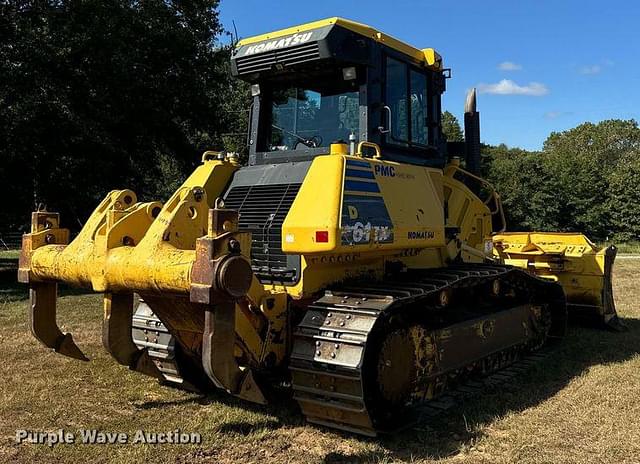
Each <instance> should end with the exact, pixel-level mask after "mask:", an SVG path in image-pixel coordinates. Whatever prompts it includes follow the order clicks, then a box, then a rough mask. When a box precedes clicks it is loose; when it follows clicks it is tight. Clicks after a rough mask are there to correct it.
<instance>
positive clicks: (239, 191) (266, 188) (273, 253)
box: [224, 184, 301, 282]
mask: <svg viewBox="0 0 640 464" xmlns="http://www.w3.org/2000/svg"><path fill="white" fill-rule="evenodd" d="M300 185H301V184H273V185H248V186H238V187H233V188H231V190H229V191H228V192H227V194H226V196H225V199H224V204H225V208H228V209H233V210H236V211H238V213H239V222H240V223H239V228H240V230H246V231H249V232H251V236H252V240H251V242H252V243H251V264H252V267H253V271H254V272H255V274H256V276H257V277H258V278H259V279H260V280H261V281H263V282H264V281H281V282H293V281H295V280H296V277H297V270H296V268H295V267H294V266H291V265H290V262H291V259H288V257H287V255H285V254H284V253H283V252H282V223H283V222H284V219H285V217H286V216H287V213H289V209H290V208H291V204H292V203H293V200H295V198H296V195H297V194H298V190H300ZM289 258H290V257H289Z"/></svg>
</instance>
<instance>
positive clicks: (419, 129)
mask: <svg viewBox="0 0 640 464" xmlns="http://www.w3.org/2000/svg"><path fill="white" fill-rule="evenodd" d="M411 142H412V143H417V144H420V145H427V143H428V140H427V76H426V75H425V74H422V73H419V72H416V71H413V70H412V71H411Z"/></svg>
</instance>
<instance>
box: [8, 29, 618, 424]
mask: <svg viewBox="0 0 640 464" xmlns="http://www.w3.org/2000/svg"><path fill="white" fill-rule="evenodd" d="M232 73H233V74H234V76H236V77H237V78H239V79H242V80H244V81H246V82H248V83H249V84H250V88H251V95H252V106H251V114H250V118H249V119H250V121H249V129H248V139H247V142H248V152H249V155H248V162H247V164H246V165H244V166H242V165H240V163H239V161H238V155H237V154H235V153H227V152H206V153H204V155H203V157H202V164H200V165H199V166H198V167H197V169H196V170H195V171H194V172H193V173H192V174H191V175H190V176H189V177H188V178H187V179H186V181H185V182H184V183H183V184H182V186H181V187H180V188H179V189H178V190H177V191H176V192H175V194H174V195H173V196H172V197H171V198H170V199H169V200H168V201H167V202H166V203H164V204H163V203H160V202H158V201H154V202H139V201H138V200H137V197H136V194H135V193H134V192H133V191H131V190H118V191H112V192H110V193H109V194H108V195H107V196H106V198H105V199H104V200H103V201H102V203H100V205H98V207H97V208H96V209H95V211H94V212H93V213H92V215H91V216H90V217H89V218H88V220H87V221H86V223H85V224H84V227H83V228H82V230H81V231H80V232H79V234H78V235H77V236H76V237H75V238H74V239H73V241H71V242H70V243H69V238H70V234H69V231H68V230H66V229H64V228H61V225H60V217H59V215H58V214H56V213H52V212H47V211H38V212H35V213H33V215H32V226H31V232H30V233H29V234H26V235H25V236H24V238H23V245H22V253H21V256H20V266H19V276H18V277H19V280H20V281H21V282H24V283H28V284H29V286H30V309H29V315H30V323H31V329H32V332H33V334H34V335H35V337H36V338H37V339H38V340H40V341H41V342H42V343H43V344H44V345H45V346H47V347H48V348H50V349H53V350H55V351H56V352H58V353H61V354H63V355H66V356H70V357H72V358H76V359H80V360H86V359H87V358H86V357H85V355H84V354H83V353H82V351H81V349H80V348H79V347H78V346H77V345H76V343H75V341H74V339H73V338H72V336H71V334H69V333H62V332H61V331H60V329H59V328H58V326H57V324H56V298H57V285H58V282H64V283H65V284H68V285H72V286H79V287H85V288H89V289H92V290H93V291H95V292H100V293H103V294H104V322H103V343H104V346H105V348H106V349H107V350H108V352H109V353H110V354H111V355H112V356H113V357H114V358H115V359H116V361H117V362H119V363H120V364H122V365H124V366H127V367H128V368H130V369H132V370H135V371H138V372H140V373H142V374H146V375H149V376H154V377H156V378H158V379H161V380H163V381H165V382H171V383H173V384H176V385H181V386H183V387H184V388H196V389H203V390H207V389H213V388H218V389H222V390H225V391H227V392H228V393H230V394H232V395H235V396H237V397H240V398H243V399H246V400H248V401H252V402H256V403H265V402H267V401H269V399H270V398H272V397H273V395H274V394H278V392H280V391H282V389H283V388H284V389H286V390H287V391H289V392H291V395H292V397H293V398H294V400H295V401H297V403H298V404H299V405H300V409H301V411H302V413H303V414H304V416H305V417H306V419H307V420H308V421H310V422H312V423H316V424H322V425H325V426H328V427H333V428H337V429H342V430H346V431H351V432H356V433H361V434H365V435H375V434H377V433H379V432H384V431H391V430H394V429H396V428H398V427H401V426H403V425H405V422H406V420H407V418H408V417H410V416H411V414H407V412H410V411H411V410H413V409H415V408H416V407H419V406H420V405H422V404H425V403H426V404H428V402H429V401H432V400H433V399H434V398H437V397H438V396H439V395H442V394H443V393H445V392H447V391H448V390H449V389H451V388H453V386H455V385H458V384H460V383H461V382H464V381H465V380H467V379H469V378H473V377H474V376H482V375H486V374H488V373H491V372H494V371H496V370H498V369H501V368H503V367H505V366H507V365H509V364H511V363H513V362H515V361H516V360H518V359H519V358H521V357H522V356H524V355H526V354H527V353H529V352H531V351H533V350H536V349H538V348H540V347H542V346H543V345H544V344H545V343H546V342H548V341H549V340H551V339H553V338H559V337H562V336H563V334H564V333H565V331H566V324H567V320H568V318H569V316H571V315H573V314H576V315H578V314H581V315H586V316H590V317H592V318H593V319H596V320H598V321H600V323H602V324H603V325H606V326H609V327H613V328H620V327H621V323H620V321H619V320H618V318H617V315H616V311H615V306H614V302H613V296H612V287H611V269H612V265H613V261H614V259H615V248H613V247H609V248H607V249H603V250H601V249H599V248H597V247H596V246H595V245H593V244H592V243H591V242H590V241H589V240H588V239H587V238H585V237H584V236H582V235H580V234H561V233H506V232H504V231H505V229H506V224H505V219H504V214H503V210H502V205H501V201H500V197H499V195H498V193H497V192H496V191H495V190H494V189H493V187H492V186H491V185H490V184H489V183H487V182H486V181H485V180H483V179H482V178H481V177H480V132H479V130H480V129H479V127H480V126H479V112H478V111H477V110H476V101H475V100H476V97H475V92H473V91H472V92H470V94H469V96H468V98H467V102H466V108H465V118H464V127H465V141H464V142H458V143H455V142H447V140H446V138H445V136H444V135H443V131H442V125H441V116H442V111H441V96H442V94H443V92H444V91H445V86H446V80H447V78H449V77H451V73H450V70H448V69H446V68H445V67H444V65H443V60H442V58H441V56H440V55H439V54H438V53H436V51H434V50H433V49H431V48H427V49H417V48H414V47H412V46H410V45H408V44H405V43H403V42H401V41H399V40H397V39H395V38H393V37H391V36H389V35H386V34H384V33H382V32H379V31H377V30H375V29H373V28H371V27H369V26H366V25H363V24H359V23H356V22H352V21H349V20H345V19H341V18H330V19H326V20H322V21H317V22H312V23H309V24H304V25H301V26H296V27H293V28H290V29H285V30H280V31H276V32H272V33H269V34H265V35H261V36H257V37H252V38H249V39H245V40H242V41H240V42H239V43H238V44H237V45H236V46H235V48H234V51H233V56H232ZM136 305H137V306H136Z"/></svg>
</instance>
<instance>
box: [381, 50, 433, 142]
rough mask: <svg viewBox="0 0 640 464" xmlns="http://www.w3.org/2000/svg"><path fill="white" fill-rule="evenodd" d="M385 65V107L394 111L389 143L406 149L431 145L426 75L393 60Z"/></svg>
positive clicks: (389, 59)
mask: <svg viewBox="0 0 640 464" xmlns="http://www.w3.org/2000/svg"><path fill="white" fill-rule="evenodd" d="M386 64H387V75H386V92H385V104H386V105H387V106H388V107H389V108H390V109H391V127H390V129H391V132H390V134H388V135H390V137H388V141H389V142H391V143H393V144H395V145H401V146H405V147H408V146H425V145H428V143H429V139H428V133H427V76H426V74H424V73H421V72H419V71H415V70H413V69H411V68H410V67H409V65H408V64H407V63H404V62H402V61H399V60H396V59H393V58H390V57H388V58H387V63H386ZM385 118H386V115H385ZM385 121H386V120H385Z"/></svg>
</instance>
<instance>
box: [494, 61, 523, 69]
mask: <svg viewBox="0 0 640 464" xmlns="http://www.w3.org/2000/svg"><path fill="white" fill-rule="evenodd" d="M498 69H499V70H500V71H520V70H521V69H522V65H521V64H518V63H514V62H513V61H503V62H502V63H500V64H499V65H498Z"/></svg>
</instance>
